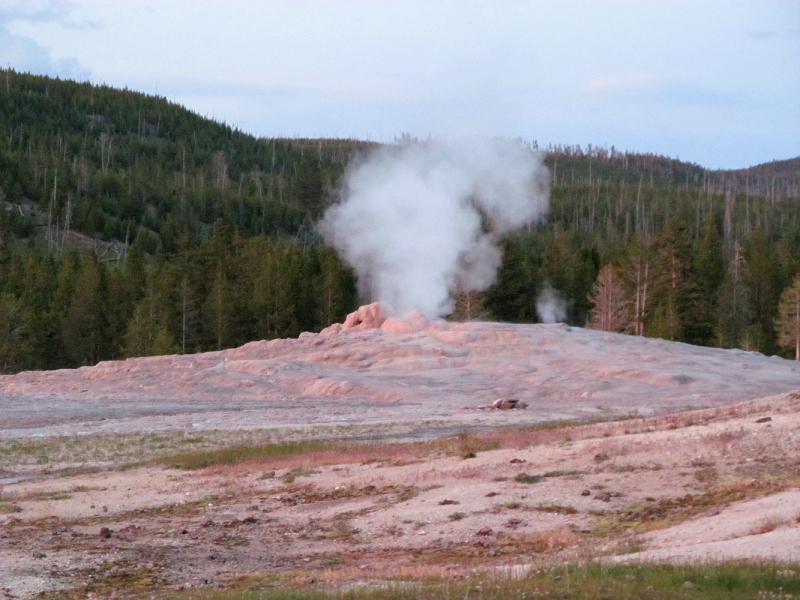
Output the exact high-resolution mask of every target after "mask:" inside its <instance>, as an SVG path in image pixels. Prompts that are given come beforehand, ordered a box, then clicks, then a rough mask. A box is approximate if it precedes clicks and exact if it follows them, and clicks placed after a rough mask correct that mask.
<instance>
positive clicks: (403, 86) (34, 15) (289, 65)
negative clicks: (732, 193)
mask: <svg viewBox="0 0 800 600" xmlns="http://www.w3.org/2000/svg"><path fill="white" fill-rule="evenodd" d="M0 64H2V65H3V66H5V65H10V66H12V67H13V68H15V69H17V70H21V71H31V72H33V73H47V74H50V75H59V76H61V77H71V78H78V79H90V80H91V81H93V82H95V83H100V82H105V83H108V84H109V85H113V86H118V87H122V86H125V85H127V86H128V87H130V88H133V89H137V90H141V91H144V92H148V93H155V92H156V90H157V91H158V93H159V94H160V95H163V96H166V97H168V98H169V99H171V100H175V101H177V102H179V103H181V104H184V105H186V106H187V107H189V108H190V109H192V110H195V111H197V112H199V113H200V114H203V115H208V116H209V117H211V116H213V117H215V118H216V119H218V120H223V119H224V120H225V121H226V122H228V123H231V124H233V125H237V126H239V127H240V128H241V129H243V130H244V131H247V132H250V133H253V134H256V135H263V136H275V135H281V136H311V137H322V136H324V137H329V136H330V137H333V136H347V137H358V138H369V139H374V140H379V141H383V140H391V139H393V138H394V137H395V136H399V135H400V134H401V133H404V132H408V133H411V134H412V135H417V136H426V135H428V134H441V133H445V134H491V135H504V136H510V137H521V138H523V139H526V140H537V141H538V142H539V143H540V145H546V144H548V143H556V144H558V143H560V144H581V145H584V146H585V145H586V144H588V143H592V144H595V145H608V146H609V147H610V146H612V145H614V146H616V147H617V148H618V149H623V150H635V151H642V152H655V153H659V154H665V155H668V156H673V157H675V156H679V157H680V158H682V159H684V160H690V161H692V162H697V163H699V164H701V165H703V166H706V167H709V168H738V167H745V166H749V165H753V164H757V163H760V162H765V161H769V160H773V159H781V158H790V157H793V156H797V155H800V1H798V0H793V1H771V0H760V1H744V0H742V1H737V0H729V1H721V0H716V1H715V0H709V1H702V0H693V1H690V0H662V1H655V0H574V1H573V0H560V1H557V0H550V1H544V0H543V1H530V2H522V1H511V0H491V1H481V0H451V1H437V0H426V1H416V0H402V1H400V0H373V1H369V2H368V1H360V0H351V1H345V0H325V1H322V0H287V1H261V2H257V1H254V0H251V1H247V0H228V1H226V2H222V1H210V0H124V1H122V0H120V1H110V0H74V1H71V2H65V1H56V0H0Z"/></svg>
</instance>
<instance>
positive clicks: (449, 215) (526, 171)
mask: <svg viewBox="0 0 800 600" xmlns="http://www.w3.org/2000/svg"><path fill="white" fill-rule="evenodd" d="M548 182H549V176H548V173H547V168H546V167H545V166H544V165H543V164H542V157H541V155H540V154H539V153H537V152H534V151H532V150H531V149H530V147H528V146H527V145H525V144H523V143H522V142H518V141H510V140H504V139H449V140H432V141H426V142H417V143H411V144H403V145H398V146H387V147H382V148H380V149H378V150H376V151H374V152H372V153H371V154H369V155H368V156H366V157H365V159H364V160H362V161H360V162H358V163H356V164H355V165H354V166H353V167H352V168H351V169H350V170H349V171H348V173H347V174H346V175H345V177H344V183H343V185H342V188H341V202H340V203H338V204H336V205H335V206H333V207H332V208H331V209H330V210H328V212H327V213H326V215H325V217H324V219H323V221H322V223H321V230H322V232H323V234H324V236H325V239H326V240H327V241H328V243H330V244H331V245H332V246H334V247H335V248H336V249H337V250H338V251H339V252H340V253H341V254H342V256H343V258H344V259H345V260H347V261H348V262H349V263H350V264H351V265H352V266H353V267H354V268H355V270H356V273H357V274H358V281H359V291H360V293H361V295H362V297H363V298H366V299H369V300H370V301H381V302H385V303H386V304H388V305H389V306H391V307H392V308H393V309H394V310H395V311H397V313H398V314H400V315H405V314H407V313H408V312H410V311H412V310H414V309H417V310H419V311H421V312H422V313H423V314H424V315H425V316H427V317H438V316H444V315H447V314H449V313H450V312H452V309H453V300H452V296H453V294H454V293H455V292H458V291H462V292H470V291H479V290H483V289H486V288H487V287H489V286H490V285H491V284H492V283H493V282H494V279H495V276H496V273H497V269H498V268H499V266H500V262H501V259H502V257H501V253H500V250H499V249H498V248H497V245H496V243H495V241H496V237H497V236H498V235H501V234H503V233H506V232H509V231H512V230H514V229H517V228H519V227H522V226H524V225H527V224H529V223H532V222H534V221H536V220H537V219H539V218H541V216H542V215H543V214H544V213H545V211H546V210H547V204H548V199H549V188H548Z"/></svg>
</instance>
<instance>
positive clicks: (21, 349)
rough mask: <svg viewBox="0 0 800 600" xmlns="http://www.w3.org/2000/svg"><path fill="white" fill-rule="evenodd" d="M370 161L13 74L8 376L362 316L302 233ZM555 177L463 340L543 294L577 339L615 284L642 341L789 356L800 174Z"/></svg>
mask: <svg viewBox="0 0 800 600" xmlns="http://www.w3.org/2000/svg"><path fill="white" fill-rule="evenodd" d="M373 146H375V144H373V143H370V142H363V141H358V140H340V139H337V140H310V139H257V138H255V137H253V136H250V135H247V134H245V133H243V132H241V131H238V130H236V129H232V128H231V127H229V126H227V125H225V124H220V123H217V122H214V121H211V120H208V119H204V118H202V117H200V116H198V115H196V114H194V113H192V112H190V111H188V110H186V109H185V108H183V107H181V106H179V105H177V104H174V103H171V102H169V101H167V100H166V99H164V98H159V97H155V96H148V95H144V94H141V93H138V92H132V91H128V90H115V89H113V88H109V87H107V86H95V85H91V84H88V83H75V82H71V81H60V80H57V79H50V78H47V77H40V76H33V75H27V74H21V73H16V72H14V71H8V72H5V73H4V77H3V78H2V80H0V208H2V210H0V371H2V372H11V371H17V370H20V369H28V368H37V369H41V368H54V367H71V366H79V365H83V364H91V363H94V362H96V361H98V360H102V359H106V358H122V357H125V356H135V355H142V354H159V353H165V352H198V351H204V350H210V349H217V348H223V347H231V346H235V345H239V344H242V343H245V342H247V341H249V340H252V339H262V338H273V337H281V336H294V335H297V334H299V333H300V332H301V331H304V330H319V329H320V328H322V327H324V326H326V325H328V324H330V323H331V322H335V321H339V320H341V319H342V318H343V316H344V315H345V314H346V313H347V312H348V311H349V310H352V309H353V308H354V307H355V306H356V305H357V304H358V301H359V300H358V298H357V297H356V293H355V280H354V276H353V273H352V272H351V271H350V270H349V269H348V268H347V267H346V266H344V265H343V264H342V263H341V261H340V260H339V258H338V256H337V255H336V254H335V252H333V251H332V250H330V249H328V248H326V247H325V246H323V245H322V244H321V243H320V240H319V238H318V235H317V233H316V230H315V227H314V223H315V222H316V220H317V219H318V218H319V217H320V215H321V214H322V213H323V212H324V210H325V208H326V207H327V206H328V204H329V203H330V202H331V201H332V198H333V197H334V196H335V190H336V188H337V184H338V181H339V179H340V177H341V175H342V173H343V172H344V169H345V168H346V166H347V164H348V163H349V161H350V160H351V159H352V157H353V156H355V155H357V154H358V153H361V152H364V151H367V150H369V149H370V148H371V147H373ZM546 162H547V164H548V166H549V167H550V173H551V177H552V199H551V209H550V213H549V215H548V217H547V219H546V221H545V222H544V223H543V224H541V225H539V226H536V227H531V228H529V229H527V230H525V231H522V232H519V233H517V234H514V235H511V236H508V237H506V238H504V239H503V240H502V243H503V245H504V248H505V259H504V265H503V268H502V270H501V272H500V274H499V279H498V283H497V284H496V285H495V286H494V287H493V288H492V289H490V290H488V291H487V292H486V293H483V294H474V295H471V296H470V298H469V300H471V301H470V302H468V303H465V302H463V300H464V299H465V298H463V297H461V298H459V300H461V301H462V302H460V303H459V308H458V309H457V311H456V314H454V318H459V317H469V316H472V317H474V316H483V317H491V318H500V319H505V320H509V321H520V322H535V321H537V320H538V319H539V314H538V312H537V308H536V300H537V297H538V295H539V293H540V292H541V290H542V289H543V288H544V287H545V286H547V285H550V286H552V288H554V289H555V291H556V292H557V293H558V294H559V295H560V296H561V298H562V299H563V300H564V303H565V307H566V318H567V320H568V321H569V322H570V323H573V324H577V325H584V324H585V323H586V322H587V318H589V317H590V316H591V314H590V310H591V309H592V307H593V306H594V305H593V302H592V301H590V299H589V296H590V294H592V291H593V285H594V283H595V280H596V279H597V277H598V273H599V272H600V270H601V267H603V266H604V265H612V266H613V267H614V269H615V272H616V273H617V274H618V275H619V278H620V281H621V284H620V285H621V286H622V292H623V293H624V295H626V297H627V298H628V299H629V300H630V302H631V303H633V299H634V297H635V291H636V290H637V289H638V290H639V291H642V282H643V281H645V280H646V282H647V285H648V286H649V287H648V295H647V298H648V301H647V303H646V306H645V307H644V309H643V311H642V313H641V314H640V315H638V316H637V325H636V327H635V328H634V329H635V330H637V331H639V333H644V334H646V335H654V336H660V337H666V338H669V339H676V340H681V341H687V342H691V343H696V344H707V345H719V346H726V347H730V346H739V347H744V348H747V349H757V350H761V351H763V352H767V353H775V352H782V353H785V354H786V355H787V356H789V353H790V349H789V348H783V347H781V346H780V344H779V341H780V340H779V335H778V333H779V332H778V331H777V330H776V328H775V319H776V318H777V317H778V315H779V311H778V308H779V301H780V296H781V293H782V292H783V290H784V289H786V288H787V287H788V286H789V285H790V283H791V281H792V278H793V277H794V275H795V274H796V273H798V271H800V224H798V222H797V221H798V214H800V201H799V200H798V197H800V158H795V159H791V160H787V161H776V162H773V163H768V164H765V165H759V166H755V167H751V168H750V169H744V170H737V171H708V170H705V169H703V168H702V167H701V166H698V165H694V164H690V163H685V162H681V161H679V160H676V159H670V158H667V157H662V156H658V155H653V154H633V153H620V152H618V151H616V150H615V149H613V148H612V149H610V150H608V149H605V148H592V147H589V148H586V149H583V148H577V147H554V148H549V149H547V158H546ZM644 274H646V278H644V279H643V277H644ZM637 278H638V279H637ZM637 281H638V284H637V283H636V282H637ZM464 306H468V307H469V309H467V310H466V312H465V311H464ZM629 325H630V324H628V326H626V328H628V329H630V327H629Z"/></svg>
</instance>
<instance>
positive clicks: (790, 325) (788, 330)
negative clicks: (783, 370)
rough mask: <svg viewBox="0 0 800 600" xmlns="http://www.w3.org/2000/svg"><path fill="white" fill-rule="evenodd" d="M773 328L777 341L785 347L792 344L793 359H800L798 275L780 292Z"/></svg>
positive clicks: (799, 294)
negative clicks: (776, 334) (776, 316)
mask: <svg viewBox="0 0 800 600" xmlns="http://www.w3.org/2000/svg"><path fill="white" fill-rule="evenodd" d="M775 330H776V331H777V333H778V343H779V344H780V345H781V346H784V347H786V348H791V347H792V346H794V359H795V360H800V275H796V276H795V278H794V281H793V282H792V285H791V286H789V287H788V288H786V289H785V290H784V291H783V294H781V299H780V303H779V305H778V318H777V320H776V321H775Z"/></svg>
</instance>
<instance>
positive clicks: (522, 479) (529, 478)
mask: <svg viewBox="0 0 800 600" xmlns="http://www.w3.org/2000/svg"><path fill="white" fill-rule="evenodd" d="M542 479H543V478H542V476H541V475H529V474H528V473H520V474H519V475H517V476H516V477H514V481H516V482H517V483H539V482H540V481H541V480H542Z"/></svg>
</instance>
